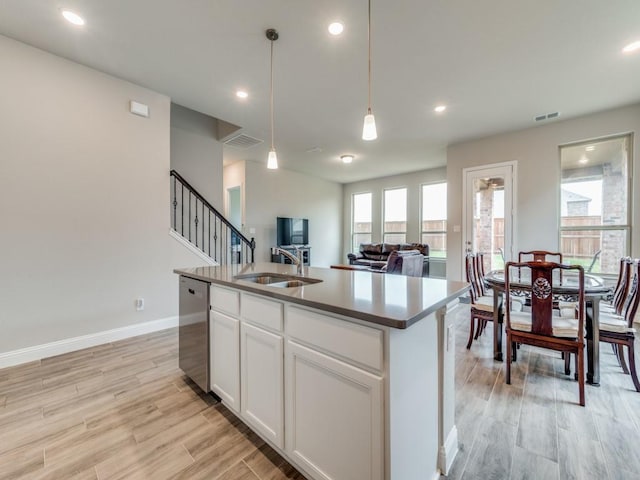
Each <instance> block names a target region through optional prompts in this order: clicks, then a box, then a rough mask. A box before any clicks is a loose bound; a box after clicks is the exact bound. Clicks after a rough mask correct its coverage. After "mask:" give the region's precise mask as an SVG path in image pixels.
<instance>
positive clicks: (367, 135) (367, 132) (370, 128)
mask: <svg viewBox="0 0 640 480" xmlns="http://www.w3.org/2000/svg"><path fill="white" fill-rule="evenodd" d="M367 39H368V40H369V102H368V104H367V105H368V107H367V114H366V115H365V116H364V126H363V127H362V139H363V140H375V139H376V138H378V132H377V131H376V120H375V118H374V117H373V113H371V0H369V23H368V28H367Z"/></svg>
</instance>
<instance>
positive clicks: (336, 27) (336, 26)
mask: <svg viewBox="0 0 640 480" xmlns="http://www.w3.org/2000/svg"><path fill="white" fill-rule="evenodd" d="M343 30H344V25H343V24H341V23H340V22H333V23H332V24H331V25H329V33H330V34H331V35H340V34H341V33H342V31H343Z"/></svg>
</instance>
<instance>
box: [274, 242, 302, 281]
mask: <svg viewBox="0 0 640 480" xmlns="http://www.w3.org/2000/svg"><path fill="white" fill-rule="evenodd" d="M293 248H295V249H296V254H295V255H294V254H293V253H291V252H289V251H287V250H284V249H282V248H280V247H273V248H272V249H271V253H272V254H273V255H278V254H280V255H284V256H285V257H287V258H288V259H289V260H291V263H293V264H294V265H296V266H297V273H298V275H302V266H303V264H304V257H303V255H304V252H303V251H302V250H301V249H299V248H298V247H293Z"/></svg>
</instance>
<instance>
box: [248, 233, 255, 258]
mask: <svg viewBox="0 0 640 480" xmlns="http://www.w3.org/2000/svg"><path fill="white" fill-rule="evenodd" d="M249 245H250V247H251V263H255V259H254V258H253V255H254V252H255V249H256V240H255V238H253V237H251V243H250V244H249Z"/></svg>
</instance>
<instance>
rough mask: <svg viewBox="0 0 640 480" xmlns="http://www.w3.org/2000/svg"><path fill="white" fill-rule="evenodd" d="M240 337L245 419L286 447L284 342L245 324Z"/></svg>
mask: <svg viewBox="0 0 640 480" xmlns="http://www.w3.org/2000/svg"><path fill="white" fill-rule="evenodd" d="M240 338H241V341H240V345H241V350H240V351H241V355H242V362H241V365H242V367H241V368H242V375H241V379H242V381H241V395H240V396H241V398H242V402H241V404H242V417H243V418H244V419H245V420H246V421H247V423H249V424H250V425H251V427H253V429H254V430H256V431H257V432H259V433H261V434H262V435H263V436H264V437H265V438H267V439H268V440H270V441H271V442H273V444H274V445H276V446H277V447H280V448H284V442H283V439H284V421H283V418H284V380H283V379H284V351H283V349H284V347H283V343H284V340H283V339H282V336H281V335H275V334H273V333H270V332H267V331H266V330H263V329H262V328H258V327H255V326H253V325H249V324H248V323H245V322H242V324H241V327H240Z"/></svg>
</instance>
